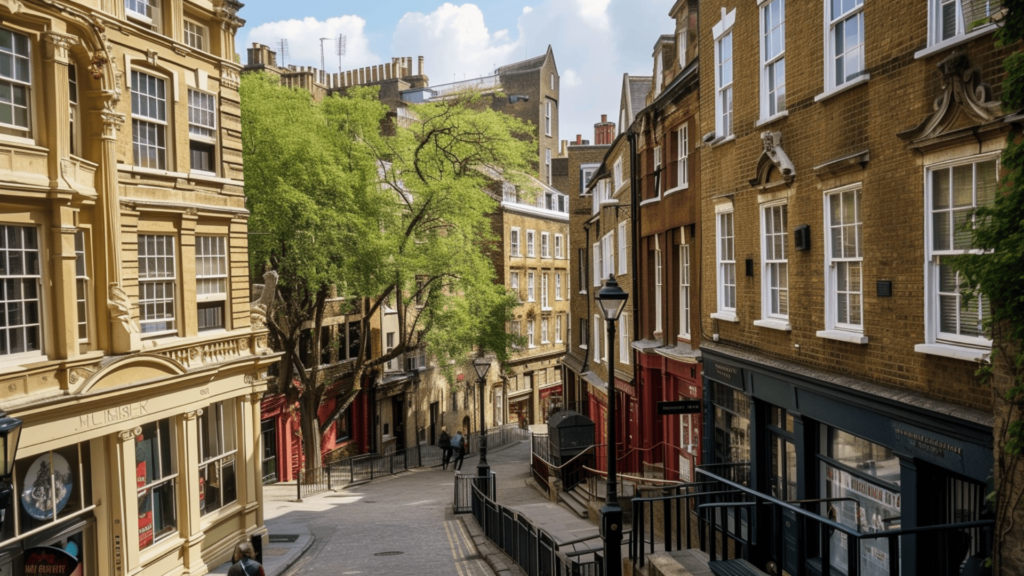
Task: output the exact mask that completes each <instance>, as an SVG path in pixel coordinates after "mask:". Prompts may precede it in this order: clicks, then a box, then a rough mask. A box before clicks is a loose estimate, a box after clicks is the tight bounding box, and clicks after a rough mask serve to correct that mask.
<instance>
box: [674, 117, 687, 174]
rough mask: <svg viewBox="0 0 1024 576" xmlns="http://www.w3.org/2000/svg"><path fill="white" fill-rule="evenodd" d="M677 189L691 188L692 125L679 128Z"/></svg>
mask: <svg viewBox="0 0 1024 576" xmlns="http://www.w3.org/2000/svg"><path fill="white" fill-rule="evenodd" d="M678 142H679V146H678V148H679V149H678V158H677V162H676V171H677V177H676V188H689V187H690V125H689V124H687V123H684V124H683V125H682V126H680V127H679V135H678Z"/></svg>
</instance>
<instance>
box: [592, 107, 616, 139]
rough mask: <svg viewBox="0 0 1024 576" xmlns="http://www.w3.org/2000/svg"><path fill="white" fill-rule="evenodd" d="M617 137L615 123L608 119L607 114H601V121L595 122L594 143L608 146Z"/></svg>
mask: <svg viewBox="0 0 1024 576" xmlns="http://www.w3.org/2000/svg"><path fill="white" fill-rule="evenodd" d="M614 139H615V123H614V122H609V121H608V115H607V114H601V121H600V122H598V123H597V124H594V144H596V145H598V146H608V145H610V144H611V143H612V140H614Z"/></svg>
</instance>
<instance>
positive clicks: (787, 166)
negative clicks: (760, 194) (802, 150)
mask: <svg viewBox="0 0 1024 576" xmlns="http://www.w3.org/2000/svg"><path fill="white" fill-rule="evenodd" d="M761 145H762V146H763V150H762V152H761V156H760V157H759V158H758V159H757V170H756V173H755V174H754V177H753V178H751V179H750V185H751V186H753V187H754V188H761V189H762V190H767V189H768V188H773V187H775V186H778V185H780V184H786V185H787V186H788V185H789V184H790V183H792V182H793V178H795V177H796V168H795V167H794V166H793V162H792V161H791V160H790V159H789V156H787V155H786V151H785V150H783V149H782V132H762V133H761ZM773 168H774V169H775V170H778V172H779V175H780V176H782V181H781V182H775V183H770V182H769V177H770V176H771V171H772V169H773Z"/></svg>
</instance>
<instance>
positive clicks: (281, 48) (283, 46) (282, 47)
mask: <svg viewBox="0 0 1024 576" xmlns="http://www.w3.org/2000/svg"><path fill="white" fill-rule="evenodd" d="M277 47H278V48H277V52H278V54H280V55H281V67H282V68H283V67H284V59H285V57H286V56H287V55H288V39H287V38H281V39H280V40H278V41H277Z"/></svg>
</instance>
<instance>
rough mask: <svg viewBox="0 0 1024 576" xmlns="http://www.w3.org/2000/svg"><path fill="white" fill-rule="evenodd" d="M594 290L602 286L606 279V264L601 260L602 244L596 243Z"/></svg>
mask: <svg viewBox="0 0 1024 576" xmlns="http://www.w3.org/2000/svg"><path fill="white" fill-rule="evenodd" d="M593 266H594V288H599V287H600V286H601V280H603V279H604V262H603V261H602V260H601V242H600V241H597V242H594V264H593Z"/></svg>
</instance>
